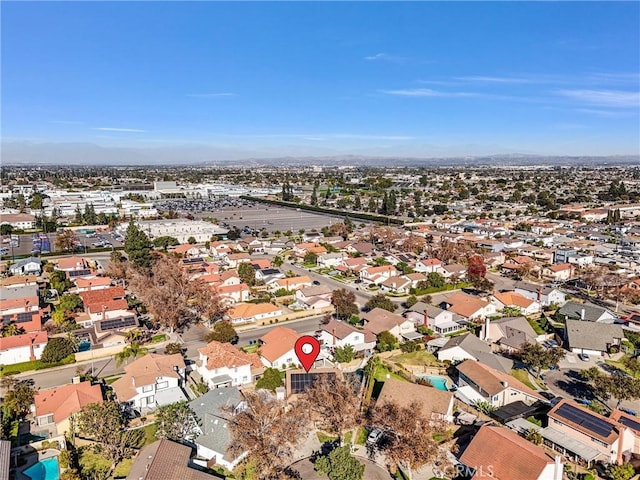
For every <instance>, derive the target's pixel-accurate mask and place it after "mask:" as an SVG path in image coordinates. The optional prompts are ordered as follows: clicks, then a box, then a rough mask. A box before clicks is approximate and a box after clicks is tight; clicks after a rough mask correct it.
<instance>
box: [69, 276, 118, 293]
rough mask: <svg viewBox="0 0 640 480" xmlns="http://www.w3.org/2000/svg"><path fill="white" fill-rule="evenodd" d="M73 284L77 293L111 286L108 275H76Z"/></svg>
mask: <svg viewBox="0 0 640 480" xmlns="http://www.w3.org/2000/svg"><path fill="white" fill-rule="evenodd" d="M75 284H76V291H77V292H78V293H80V292H88V291H91V290H103V289H105V288H109V287H110V286H111V279H110V278H109V277H78V278H76V279H75Z"/></svg>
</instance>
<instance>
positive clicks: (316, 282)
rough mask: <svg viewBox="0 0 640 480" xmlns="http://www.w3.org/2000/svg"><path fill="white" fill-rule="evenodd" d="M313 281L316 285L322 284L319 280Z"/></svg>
mask: <svg viewBox="0 0 640 480" xmlns="http://www.w3.org/2000/svg"><path fill="white" fill-rule="evenodd" d="M312 283H313V284H314V285H320V282H319V281H318V280H314V281H313V282H312Z"/></svg>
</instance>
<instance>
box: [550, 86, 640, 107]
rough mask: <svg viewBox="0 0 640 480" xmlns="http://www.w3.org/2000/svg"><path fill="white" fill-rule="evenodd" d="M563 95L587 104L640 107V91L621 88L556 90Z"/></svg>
mask: <svg viewBox="0 0 640 480" xmlns="http://www.w3.org/2000/svg"><path fill="white" fill-rule="evenodd" d="M555 93H557V94H558V95H561V96H563V97H566V98H569V99H572V100H576V101H578V102H582V103H586V104H589V105H600V106H605V107H622V108H625V107H634V108H638V107H640V92H629V91H621V90H558V91H556V92H555Z"/></svg>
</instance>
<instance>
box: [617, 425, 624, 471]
mask: <svg viewBox="0 0 640 480" xmlns="http://www.w3.org/2000/svg"><path fill="white" fill-rule="evenodd" d="M625 431H626V427H625V426H624V425H622V424H620V428H619V429H618V432H619V433H618V454H617V455H616V463H617V464H618V465H622V464H623V463H624V459H623V458H622V451H623V449H624V433H625Z"/></svg>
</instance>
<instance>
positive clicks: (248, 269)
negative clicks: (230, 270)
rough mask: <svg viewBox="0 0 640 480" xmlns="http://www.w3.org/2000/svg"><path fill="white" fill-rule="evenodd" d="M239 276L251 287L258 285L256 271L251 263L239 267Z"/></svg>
mask: <svg viewBox="0 0 640 480" xmlns="http://www.w3.org/2000/svg"><path fill="white" fill-rule="evenodd" d="M238 276H239V277H240V280H242V281H243V282H244V283H246V284H247V285H249V286H250V287H252V286H254V285H255V284H256V271H255V270H254V268H253V266H252V265H251V264H250V263H247V262H242V263H240V264H239V265H238Z"/></svg>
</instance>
